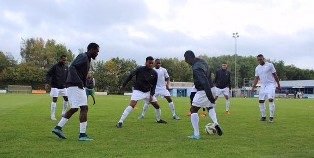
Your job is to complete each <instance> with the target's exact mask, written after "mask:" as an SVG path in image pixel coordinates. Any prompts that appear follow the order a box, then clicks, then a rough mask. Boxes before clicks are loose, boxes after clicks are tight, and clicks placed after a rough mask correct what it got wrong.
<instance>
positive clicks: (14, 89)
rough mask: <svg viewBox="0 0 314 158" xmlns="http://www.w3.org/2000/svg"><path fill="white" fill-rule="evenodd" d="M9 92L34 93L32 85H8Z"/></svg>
mask: <svg viewBox="0 0 314 158" xmlns="http://www.w3.org/2000/svg"><path fill="white" fill-rule="evenodd" d="M8 93H16V94H32V86H25V85H8Z"/></svg>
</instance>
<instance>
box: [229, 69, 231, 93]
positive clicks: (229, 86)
mask: <svg viewBox="0 0 314 158" xmlns="http://www.w3.org/2000/svg"><path fill="white" fill-rule="evenodd" d="M228 83H229V90H230V91H231V73H230V72H229V76H228Z"/></svg>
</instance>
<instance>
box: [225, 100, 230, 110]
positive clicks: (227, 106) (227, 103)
mask: <svg viewBox="0 0 314 158" xmlns="http://www.w3.org/2000/svg"><path fill="white" fill-rule="evenodd" d="M229 110H230V100H229V99H228V100H226V111H229Z"/></svg>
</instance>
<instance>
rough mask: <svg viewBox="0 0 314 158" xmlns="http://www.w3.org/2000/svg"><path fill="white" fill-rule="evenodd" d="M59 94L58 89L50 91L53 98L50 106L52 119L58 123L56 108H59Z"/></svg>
mask: <svg viewBox="0 0 314 158" xmlns="http://www.w3.org/2000/svg"><path fill="white" fill-rule="evenodd" d="M58 94H59V91H58V89H57V88H51V90H50V97H52V102H51V104H50V111H51V112H50V118H51V120H54V121H56V120H57V119H56V114H55V113H56V108H57V101H58Z"/></svg>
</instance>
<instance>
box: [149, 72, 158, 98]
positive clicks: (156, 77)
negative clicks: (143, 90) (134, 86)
mask: <svg viewBox="0 0 314 158" xmlns="http://www.w3.org/2000/svg"><path fill="white" fill-rule="evenodd" d="M154 75H155V78H154V80H153V83H152V85H151V86H152V87H151V88H150V96H151V97H152V96H154V95H155V89H156V85H157V80H158V74H157V72H156V71H155V73H154Z"/></svg>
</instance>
